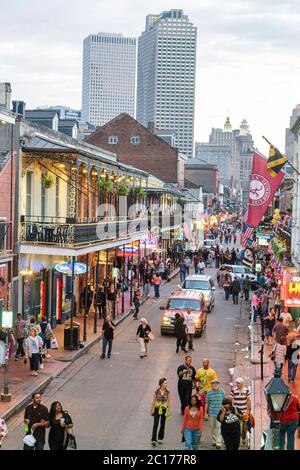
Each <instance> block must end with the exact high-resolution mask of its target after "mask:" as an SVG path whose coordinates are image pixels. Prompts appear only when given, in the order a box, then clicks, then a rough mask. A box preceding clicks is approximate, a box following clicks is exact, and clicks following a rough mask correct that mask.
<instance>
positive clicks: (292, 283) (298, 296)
mask: <svg viewBox="0 0 300 470" xmlns="http://www.w3.org/2000/svg"><path fill="white" fill-rule="evenodd" d="M281 298H282V300H283V302H284V306H285V307H288V308H289V310H290V312H291V315H292V317H293V320H295V319H296V318H299V317H300V273H298V272H297V270H296V269H295V268H287V269H284V271H283V276H282V286H281Z"/></svg>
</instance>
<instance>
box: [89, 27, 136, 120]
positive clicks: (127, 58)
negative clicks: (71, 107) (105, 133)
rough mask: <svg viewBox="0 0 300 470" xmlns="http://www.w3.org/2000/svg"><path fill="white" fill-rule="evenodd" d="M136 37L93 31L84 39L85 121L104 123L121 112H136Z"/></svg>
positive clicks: (131, 113) (132, 113)
mask: <svg viewBox="0 0 300 470" xmlns="http://www.w3.org/2000/svg"><path fill="white" fill-rule="evenodd" d="M135 77H136V39H135V38H129V37H124V36H123V35H122V34H111V33H99V34H92V35H90V36H88V37H87V38H85V40H84V41H83V83H82V112H81V121H82V123H83V124H86V123H91V124H94V125H97V126H103V125H104V124H105V123H106V122H108V121H110V120H111V119H113V118H114V117H116V116H117V115H118V114H120V113H127V114H130V115H131V116H132V117H134V115H135Z"/></svg>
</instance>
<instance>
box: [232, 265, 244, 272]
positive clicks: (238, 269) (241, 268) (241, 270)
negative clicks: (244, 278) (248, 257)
mask: <svg viewBox="0 0 300 470" xmlns="http://www.w3.org/2000/svg"><path fill="white" fill-rule="evenodd" d="M234 272H235V273H239V274H244V273H245V268H243V267H242V266H241V267H238V268H234Z"/></svg>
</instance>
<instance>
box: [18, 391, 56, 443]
mask: <svg viewBox="0 0 300 470" xmlns="http://www.w3.org/2000/svg"><path fill="white" fill-rule="evenodd" d="M24 423H25V425H26V435H29V434H31V432H32V434H33V437H34V438H35V439H36V441H35V444H34V446H33V447H30V446H28V445H26V444H24V450H44V446H45V436H46V428H47V427H48V426H49V423H50V417H49V412H48V409H47V408H46V406H44V405H42V404H41V394H40V393H38V392H36V393H33V394H32V403H31V405H29V406H27V408H26V409H25V414H24Z"/></svg>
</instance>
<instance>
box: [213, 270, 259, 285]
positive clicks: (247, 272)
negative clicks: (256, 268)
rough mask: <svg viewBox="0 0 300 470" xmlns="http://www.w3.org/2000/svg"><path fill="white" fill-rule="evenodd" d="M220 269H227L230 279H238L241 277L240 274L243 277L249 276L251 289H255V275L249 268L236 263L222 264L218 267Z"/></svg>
mask: <svg viewBox="0 0 300 470" xmlns="http://www.w3.org/2000/svg"><path fill="white" fill-rule="evenodd" d="M220 271H221V272H222V271H228V272H229V273H230V275H231V279H232V280H233V279H234V278H235V276H236V277H238V278H239V279H240V278H241V277H242V274H243V275H244V277H246V276H249V278H250V282H251V289H252V290H255V289H257V275H256V274H253V272H252V271H251V269H250V268H248V267H247V266H241V265H238V264H232V265H231V264H223V265H222V266H221V267H220Z"/></svg>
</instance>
